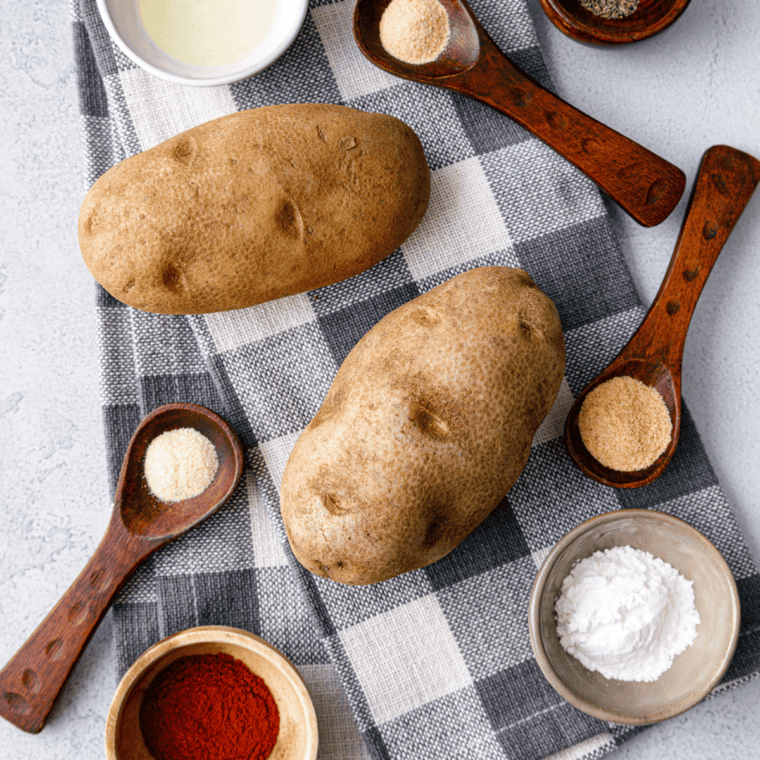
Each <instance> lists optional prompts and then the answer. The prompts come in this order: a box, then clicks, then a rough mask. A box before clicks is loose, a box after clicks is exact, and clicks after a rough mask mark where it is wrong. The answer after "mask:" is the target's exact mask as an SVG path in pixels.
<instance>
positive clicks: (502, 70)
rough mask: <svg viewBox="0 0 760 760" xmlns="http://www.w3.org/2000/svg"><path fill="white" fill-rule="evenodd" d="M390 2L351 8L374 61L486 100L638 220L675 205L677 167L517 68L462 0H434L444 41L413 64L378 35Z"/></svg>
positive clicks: (361, 2) (647, 220)
mask: <svg viewBox="0 0 760 760" xmlns="http://www.w3.org/2000/svg"><path fill="white" fill-rule="evenodd" d="M390 2H391V0H358V2H357V4H356V8H355V9H354V37H355V39H356V42H357V44H358V45H359V49H360V50H361V51H362V53H364V55H365V56H366V57H367V58H369V60H370V61H372V63H374V64H375V65H376V66H379V67H380V68H382V69H385V70H386V71H388V72H390V73H391V74H395V75H396V76H399V77H403V78H405V79H412V80H414V81H417V82H424V83H425V84H432V85H437V86H438V87H445V88H447V89H450V90H454V91H455V92H461V93H463V94H465V95H469V96H470V97H472V98H475V99H477V100H481V101H483V102H484V103H487V104H488V105H490V106H493V107H494V108H496V109H497V110H499V111H501V112H502V113H504V114H506V115H507V116H509V117H510V118H512V119H514V120H515V121H516V122H517V123H518V124H520V125H521V126H523V127H525V129H527V130H528V131H529V132H531V133H532V134H534V135H535V136H536V137H538V138H539V139H541V140H543V141H544V142H545V143H546V144H547V145H549V146H550V147H551V148H553V149H554V150H555V151H557V153H559V154H560V155H561V156H563V157H564V158H566V159H567V160H568V161H570V162H571V163H572V164H574V165H575V166H577V167H578V168H579V169H580V170H581V171H582V172H583V173H584V174H586V175H587V176H588V177H589V178H590V179H592V180H593V181H594V182H596V184H597V185H599V187H600V188H601V189H602V190H604V192H605V193H607V194H608V195H609V196H610V197H611V198H612V199H613V200H614V201H615V202H616V203H618V204H619V205H620V206H621V208H623V210H624V211H626V212H627V213H628V214H630V215H631V216H632V217H633V218H634V219H635V220H636V221H637V222H638V223H639V224H642V225H644V226H645V227H651V226H654V225H656V224H659V223H660V222H662V221H663V220H664V219H665V218H666V217H667V216H668V215H669V214H670V212H671V211H672V210H673V209H674V208H675V207H676V204H677V203H678V201H679V199H680V198H681V195H682V194H683V191H684V187H685V186H686V177H685V175H684V173H683V172H682V171H681V170H680V169H678V168H677V167H675V166H673V165H672V164H670V163H668V162H667V161H665V160H664V159H662V158H660V157H659V156H657V155H655V154H654V153H652V152H651V151H649V150H647V149H646V148H643V147H642V146H641V145H638V144H636V143H635V142H633V141H632V140H629V139H628V138H627V137H623V135H621V134H619V133H618V132H615V131H613V130H612V129H610V128H609V127H606V126H604V125H603V124H600V123H599V122H598V121H595V120H594V119H592V118H591V117H589V116H586V114H584V113H581V112H580V111H578V110H577V109H575V108H573V106H571V105H569V104H568V103H565V101H563V100H560V99H559V98H558V97H556V96H555V95H552V93H550V92H549V91H548V90H546V89H544V88H543V87H542V86H541V85H540V84H538V83H537V82H535V81H534V80H533V79H531V78H530V77H529V76H528V75H527V74H525V73H524V72H523V71H521V70H520V69H518V68H517V67H516V66H515V65H514V64H513V63H512V62H511V61H510V60H509V59H508V58H507V57H506V56H505V55H504V54H503V53H502V52H501V51H500V50H499V48H497V47H496V45H495V44H494V42H493V41H492V40H491V38H490V37H489V36H488V35H487V34H486V32H485V30H484V29H483V27H482V26H481V25H480V23H479V21H478V20H477V19H476V18H475V15H474V14H473V12H472V11H471V10H470V7H469V6H468V5H467V3H466V2H465V0H440V2H441V5H442V6H443V7H444V9H445V10H446V12H447V13H448V16H449V25H450V29H451V34H450V37H449V42H448V44H447V46H446V48H445V49H444V51H443V52H442V53H441V55H440V56H439V57H438V58H437V59H436V60H435V61H433V62H432V63H424V64H419V65H418V64H410V63H404V62H403V61H400V60H398V59H397V58H394V57H393V56H391V55H390V54H389V53H388V52H386V50H385V48H384V47H383V45H382V43H381V42H380V18H381V17H382V15H383V12H384V11H385V9H386V7H387V6H388V5H389V4H390Z"/></svg>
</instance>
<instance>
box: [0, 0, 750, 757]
mask: <svg viewBox="0 0 760 760" xmlns="http://www.w3.org/2000/svg"><path fill="white" fill-rule="evenodd" d="M529 4H530V7H531V11H532V13H533V16H534V19H535V22H536V25H537V29H538V33H539V37H540V40H541V42H542V45H543V47H544V52H545V55H546V58H547V62H548V65H549V68H550V71H551V74H552V76H553V78H554V81H555V83H556V85H557V88H558V91H559V92H560V94H561V95H562V96H563V97H564V98H565V99H566V100H568V101H570V102H571V103H573V104H574V105H576V106H578V107H579V108H581V109H582V110H584V111H586V112H588V113H590V114H591V115H593V116H594V117H596V118H597V119H599V120H601V121H603V122H605V123H607V124H609V125H610V126H612V127H614V128H616V129H617V130H619V131H621V132H623V133H624V134H626V135H628V136H630V137H632V138H633V139H635V140H637V141H638V142H641V143H642V144H644V145H646V146H647V147H648V148H650V149H652V150H654V151H655V152H657V153H659V154H661V155H662V156H664V157H666V158H668V159H669V160H671V161H672V162H673V163H675V164H676V165H678V166H680V167H681V168H682V169H684V171H685V172H686V174H687V176H688V181H689V186H690V185H691V182H692V181H693V178H694V175H695V173H696V170H697V166H698V163H699V159H700V156H701V154H702V153H703V151H704V150H705V149H706V148H707V147H709V146H710V145H713V144H716V143H726V144H729V145H732V146H734V147H737V148H740V149H742V150H746V151H748V152H749V153H752V154H754V155H755V156H758V157H760V129H759V128H758V124H760V65H758V52H757V51H758V40H759V39H760V6H758V4H757V0H734V1H733V2H732V3H725V2H724V0H692V3H691V5H690V7H689V8H688V9H687V11H686V13H685V14H684V16H683V17H682V18H681V19H680V20H679V21H678V22H677V24H676V25H675V26H674V27H672V28H671V29H670V30H668V31H666V32H665V33H663V34H662V35H660V36H659V37H657V38H654V39H652V40H648V41H645V42H641V43H638V44H636V45H630V46H627V47H624V48H617V49H602V48H592V47H586V46H582V45H579V44H578V43H575V42H573V41H571V40H569V39H567V38H565V37H564V36H563V35H561V34H560V33H559V32H558V31H557V30H556V29H555V28H554V27H553V26H552V25H551V24H550V23H549V22H548V21H547V20H546V18H545V17H544V15H543V13H542V11H541V10H540V7H539V5H538V0H529ZM0 65H1V66H2V72H3V77H2V81H3V86H2V88H0V145H2V150H0V193H1V196H0V222H1V223H2V233H3V234H2V246H0V347H2V354H1V356H2V359H0V482H1V483H2V492H1V495H0V519H1V522H0V525H2V529H0V558H1V559H2V566H3V569H4V571H5V572H4V574H3V577H2V579H1V580H0V663H4V662H5V661H7V660H8V659H9V658H10V657H11V656H12V654H13V653H14V652H15V651H16V649H17V648H18V647H19V646H20V645H21V644H22V643H23V642H24V640H25V639H26V638H27V636H29V634H30V633H31V632H32V631H33V630H34V628H35V627H36V625H37V624H38V623H39V622H40V620H41V619H42V618H43V617H44V616H45V614H46V613H47V612H48V610H49V609H50V608H51V607H52V605H53V604H54V603H55V601H56V600H57V599H58V597H59V596H60V595H61V594H62V593H63V591H65V589H66V588H67V587H68V585H69V584H70V583H71V581H72V580H73V579H74V577H75V576H76V575H77V573H78V572H79V570H80V569H81V568H82V567H83V566H84V564H85V562H86V561H87V559H88V557H89V556H90V555H91V553H92V552H93V551H94V549H95V547H96V546H97V544H98V542H99V540H100V537H101V536H102V534H103V532H104V530H105V526H106V523H107V520H108V516H109V514H110V505H109V504H108V493H107V483H106V469H105V468H106V465H105V454H104V440H103V432H102V424H101V414H100V405H99V401H98V365H97V347H96V330H95V318H94V308H93V285H92V281H91V279H90V276H89V274H88V272H87V270H86V269H85V267H84V265H83V264H82V261H81V259H80V256H79V252H78V247H77V242H76V219H77V214H78V209H79V204H80V202H81V198H82V195H83V189H82V179H81V166H82V151H81V145H80V138H79V117H78V108H77V93H76V82H75V76H74V68H73V53H72V45H71V31H70V24H69V17H68V9H67V7H66V5H65V4H64V3H52V2H47V1H46V0H29V1H28V2H25V3H18V2H16V0H0ZM684 208H685V201H683V202H682V203H681V205H680V206H679V208H678V209H677V210H676V212H675V213H674V214H673V215H672V216H671V217H670V218H669V219H668V220H667V221H666V222H664V223H663V224H662V225H660V226H659V227H656V228H654V229H650V230H645V229H643V228H640V227H638V226H637V225H636V224H635V223H633V222H631V221H630V220H629V219H627V218H625V217H623V215H622V214H621V213H620V212H619V211H618V210H617V209H616V208H614V207H613V208H611V212H612V215H613V220H614V224H615V227H616V230H617V232H618V234H619V236H620V239H621V242H622V245H623V249H624V251H625V255H626V258H627V260H628V263H629V265H630V267H631V269H632V271H633V274H634V277H635V280H636V284H637V287H638V288H639V291H640V293H641V295H642V298H643V299H644V301H645V302H647V303H649V302H650V301H651V299H652V298H653V297H654V294H655V293H656V291H657V288H658V286H659V282H660V280H661V278H662V276H663V274H664V272H665V268H666V266H667V262H668V260H669V258H670V253H671V252H672V250H673V246H674V244H675V240H676V237H677V234H678V229H679V227H680V224H681V220H682V217H683V212H684ZM759 252H760V197H757V198H755V199H754V200H753V202H752V204H751V205H750V207H749V209H748V211H747V212H746V213H745V215H744V217H742V219H741V221H740V222H739V224H738V225H737V228H736V230H735V232H734V233H733V235H732V237H731V239H730V240H729V242H728V244H727V246H726V249H725V250H724V252H723V254H722V255H721V258H720V259H719V260H718V263H717V265H716V267H715V269H714V270H713V273H712V275H711V277H710V280H709V282H708V284H707V287H706V289H705V292H704V293H703V295H702V298H701V300H700V303H699V305H698V307H697V311H696V314H695V317H694V321H693V322H692V327H691V331H690V334H689V339H688V342H687V346H686V356H685V375H684V396H685V397H686V399H687V401H688V402H689V404H690V407H691V409H692V412H693V415H694V417H695V419H696V424H697V427H698V429H699V431H700V433H701V434H702V436H703V438H704V441H705V445H706V447H707V450H708V453H709V456H710V459H711V460H712V462H713V465H714V467H715V469H716V471H717V473H718V476H719V478H720V480H721V482H722V484H723V487H724V489H725V491H726V493H727V495H728V498H729V500H730V501H731V503H732V505H733V507H734V509H735V511H736V515H737V518H738V520H739V522H740V524H741V527H742V528H743V530H744V533H745V536H746V538H747V541H748V543H749V546H750V550H751V552H752V554H753V556H754V558H755V560H756V561H760V466H759V462H760V405H758V404H757V401H756V398H757V392H758V388H760V382H758V381H759V380H760V338H758V329H757V325H758V324H760V299H758V296H757V294H758V292H760V253H759ZM109 628H110V625H109V621H108V618H107V619H106V621H105V622H104V623H103V625H102V626H101V628H100V629H99V631H98V632H97V634H96V636H95V637H94V639H93V641H92V642H91V644H90V646H89V647H88V649H87V650H86V652H85V654H84V656H83V658H82V660H81V661H80V663H79V665H78V666H77V668H76V670H75V672H74V674H73V676H72V678H71V680H70V681H69V684H68V685H67V687H66V689H65V691H64V694H63V695H62V697H61V699H60V700H59V702H58V704H57V705H56V707H55V709H54V711H53V713H52V716H51V718H50V720H49V722H48V724H47V726H46V727H45V729H44V731H43V732H42V733H41V734H39V735H37V736H31V735H27V734H24V733H22V732H20V731H18V730H17V729H16V728H14V727H12V726H11V725H10V724H9V723H6V722H5V721H2V720H0V747H2V749H1V750H0V755H1V756H3V757H6V758H9V760H22V758H23V759H28V760H32V759H33V760H70V758H72V757H79V758H83V759H86V760H89V759H90V758H93V759H96V758H100V757H103V752H104V751H103V731H104V726H105V716H106V713H107V710H108V706H109V704H110V700H111V696H112V694H113V691H114V689H115V686H116V682H115V675H114V666H113V655H112V652H111V646H110V630H109ZM758 715H760V680H756V681H754V682H753V683H751V684H747V685H745V686H742V687H741V688H739V689H736V690H734V691H733V692H731V693H729V694H726V695H723V696H721V697H719V698H717V699H714V700H710V701H708V702H706V703H703V704H701V705H698V706H697V707H696V708H694V709H693V710H691V711H689V712H688V713H686V714H685V715H683V716H681V717H679V718H675V719H673V720H671V721H668V722H667V723H665V724H662V725H659V726H656V727H654V728H651V729H649V730H647V731H645V732H644V733H643V734H642V735H640V736H638V737H636V738H635V739H633V740H632V741H631V742H630V743H629V744H627V745H626V746H625V747H623V748H622V749H621V750H619V751H618V752H617V754H616V756H617V757H618V758H621V760H623V758H633V757H636V758H639V760H654V759H655V758H671V757H689V758H692V759H693V760H706V759H707V758H715V757H738V758H748V757H754V756H756V755H757V746H758V744H757V740H758V739H759V738H760V723H758V720H757V716H758Z"/></svg>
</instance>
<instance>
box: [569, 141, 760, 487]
mask: <svg viewBox="0 0 760 760" xmlns="http://www.w3.org/2000/svg"><path fill="white" fill-rule="evenodd" d="M758 181H760V161H758V160H757V159H755V158H753V157H752V156H750V155H748V154H747V153H742V152H741V151H738V150H736V149H734V148H729V147H727V146H725V145H716V146H714V147H712V148H710V149H709V150H708V151H707V152H706V153H705V155H704V156H703V157H702V164H701V166H700V168H699V174H698V176H697V181H696V183H695V185H694V192H693V194H692V197H691V200H690V202H689V208H688V210H687V212H686V218H685V219H684V222H683V226H682V227H681V232H680V234H679V236H678V240H677V242H676V247H675V250H674V251H673V256H672V258H671V259H670V264H669V266H668V270H667V272H666V273H665V278H664V280H663V282H662V285H661V286H660V290H659V292H658V293H657V296H656V297H655V299H654V302H653V303H652V305H651V307H650V308H649V311H648V312H647V314H646V316H645V317H644V321H643V322H642V323H641V325H640V327H639V329H638V330H637V331H636V333H635V334H634V335H633V337H632V338H631V340H630V341H629V342H628V343H627V345H626V346H625V348H623V350H622V351H621V352H620V353H619V354H618V356H617V357H616V358H615V359H614V360H613V361H612V362H611V363H610V364H609V366H608V367H607V368H606V369H605V370H604V371H603V372H602V373H601V374H599V375H598V376H597V377H596V379H594V380H593V381H592V382H591V383H589V384H588V385H587V386H586V387H585V388H584V389H583V391H582V392H581V394H580V395H579V396H578V398H577V399H576V400H575V403H574V404H573V406H572V408H571V409H570V413H569V414H568V416H567V420H566V422H565V444H566V445H567V450H568V452H569V453H570V456H571V457H572V459H573V461H574V462H575V464H577V465H578V467H579V468H580V469H581V470H582V471H583V472H584V473H585V474H586V475H588V476H589V477H590V478H593V479H594V480H596V481H598V482H600V483H604V484H605V485H608V486H616V487H618V488H638V487H639V486H645V485H647V484H649V483H651V482H652V481H653V480H655V479H656V478H658V477H659V476H660V475H661V474H662V472H663V470H664V469H665V468H666V467H667V466H668V464H669V463H670V460H671V459H672V457H673V453H674V452H675V450H676V445H677V444H678V435H679V432H680V427H681V364H682V359H683V349H684V344H685V343H686V332H687V330H688V329H689V322H690V321H691V316H692V314H693V313H694V307H695V306H696V305H697V299H698V298H699V295H700V293H701V292H702V288H703V287H704V285H705V283H706V282H707V277H708V275H709V274H710V271H711V270H712V267H713V264H715V261H716V259H717V258H718V254H719V253H720V252H721V249H722V248H723V246H724V244H725V242H726V240H728V236H729V235H730V234H731V231H732V230H733V228H734V225H735V224H736V222H737V220H738V219H739V217H740V216H741V213H742V211H743V210H744V208H745V206H746V205H747V203H748V202H749V199H750V198H751V197H752V193H753V192H754V191H755V188H756V187H757V184H758ZM624 375H629V376H630V377H634V378H636V379H637V380H640V381H641V382H642V383H644V384H645V385H649V386H652V387H653V388H655V389H656V390H657V391H658V392H659V394H660V395H661V396H662V397H663V399H664V400H665V405H666V406H667V407H668V411H669V412H670V420H671V423H672V425H673V431H672V436H671V440H670V444H669V445H668V448H667V449H666V450H665V451H664V452H663V453H662V454H661V455H660V457H659V458H658V459H657V460H656V461H655V462H654V463H652V464H651V465H650V466H649V467H647V468H646V469H644V470H637V471H634V472H620V471H617V470H612V469H610V468H608V467H605V466H604V465H602V464H600V463H599V462H598V461H597V460H596V459H594V457H593V456H592V455H591V454H590V453H589V451H588V449H587V448H586V447H585V446H584V444H583V440H582V438H581V435H580V431H579V430H578V413H579V412H580V409H581V406H582V405H583V401H584V400H585V398H586V396H587V395H588V393H589V392H590V391H592V390H593V389H594V388H596V387H597V386H598V385H600V384H601V383H603V382H606V381H607V380H611V379H612V378H613V377H620V376H624Z"/></svg>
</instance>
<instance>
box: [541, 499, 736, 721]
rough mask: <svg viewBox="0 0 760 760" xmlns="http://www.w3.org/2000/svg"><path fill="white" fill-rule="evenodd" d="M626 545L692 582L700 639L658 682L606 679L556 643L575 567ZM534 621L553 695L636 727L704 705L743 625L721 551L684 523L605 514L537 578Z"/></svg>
mask: <svg viewBox="0 0 760 760" xmlns="http://www.w3.org/2000/svg"><path fill="white" fill-rule="evenodd" d="M626 545H628V546H632V547H633V548H634V549H640V550H642V551H647V552H650V553H651V554H653V555H654V556H655V557H660V558H662V559H663V560H665V562H668V563H669V564H671V565H672V566H673V567H674V568H676V570H678V571H679V572H680V573H681V574H682V575H683V576H684V577H685V578H686V579H687V580H691V581H693V582H694V596H695V602H696V606H697V611H698V612H699V617H700V624H699V626H698V627H697V638H696V639H695V640H694V643H693V644H692V645H691V646H690V647H688V648H687V649H686V650H685V651H684V652H682V653H681V654H680V655H678V656H677V657H676V658H675V660H674V661H673V665H672V666H671V668H670V669H669V670H668V671H666V672H665V673H664V674H663V675H662V676H660V678H659V679H658V680H657V681H653V682H638V681H617V680H608V679H607V678H605V677H604V676H602V675H600V674H599V673H596V672H591V671H589V670H587V669H586V668H585V667H584V666H583V665H581V663H580V662H579V661H578V660H576V659H575V658H574V657H573V656H572V655H570V654H568V653H567V652H565V650H564V649H562V646H561V645H560V643H559V638H558V637H557V624H556V616H555V612H554V604H555V602H556V600H557V598H558V596H559V594H560V590H561V586H562V581H563V580H564V579H565V577H566V576H567V575H568V574H569V573H570V571H571V569H572V568H573V566H574V565H575V564H576V563H577V562H579V561H580V560H582V559H584V558H586V557H589V556H590V555H591V554H593V553H594V552H595V551H597V550H599V549H609V548H611V547H613V546H626ZM528 616H529V628H530V641H531V646H532V647H533V652H534V654H535V656H536V659H537V660H538V665H539V667H540V668H541V671H542V672H543V674H544V676H546V678H547V680H548V681H549V683H550V684H551V685H552V686H553V687H554V689H556V691H557V692H558V693H559V694H560V695H561V696H562V697H564V698H565V699H566V700H567V701H568V702H570V704H572V705H574V706H575V707H577V708H578V709H579V710H582V711H583V712H585V713H588V714H589V715H593V716H594V717H596V718H600V719H601V720H607V721H611V722H612V723H625V724H634V725H636V724H646V723H658V722H660V721H663V720H666V719H668V718H672V717H673V716H675V715H678V714H680V713H682V712H684V711H686V710H688V709H689V708H690V707H693V706H694V705H695V704H697V703H698V702H700V701H701V700H702V699H704V697H705V696H707V694H709V692H710V691H711V690H712V689H713V688H714V687H715V686H716V685H717V684H718V682H719V681H720V679H721V678H722V677H723V674H724V673H725V672H726V669H727V668H728V665H729V663H730V662H731V658H732V657H733V654H734V650H735V649H736V641H737V638H738V636H739V623H740V614H739V596H738V593H737V590H736V583H735V581H734V578H733V576H732V575H731V571H730V570H729V569H728V566H727V565H726V563H725V561H724V559H723V557H722V556H721V555H720V553H719V552H718V550H717V549H716V548H715V547H714V546H713V545H712V544H711V543H710V542H709V541H708V540H707V539H706V538H705V537H704V536H703V535H702V534H701V533H699V532H698V531H696V530H695V529H694V528H692V527H691V526H689V525H687V524H686V523H685V522H683V521H682V520H679V519H677V518H675V517H671V516H670V515H666V514H663V513H662V512H653V511H650V510H643V509H627V510H623V511H620V512H610V513H608V514H605V515H600V516H599V517H595V518H593V519H591V520H588V521H587V522H585V523H583V524H582V525H579V526H578V527H577V528H575V529H574V530H572V531H570V533H568V534H567V535H566V536H565V537H564V538H563V539H562V540H561V541H560V542H559V543H558V544H557V545H556V546H555V547H554V548H553V549H552V550H551V552H550V553H549V554H548V556H547V557H546V559H545V560H544V562H543V564H542V566H541V568H540V570H539V571H538V575H537V576H536V579H535V582H534V583H533V590H532V592H531V598H530V607H529V612H528Z"/></svg>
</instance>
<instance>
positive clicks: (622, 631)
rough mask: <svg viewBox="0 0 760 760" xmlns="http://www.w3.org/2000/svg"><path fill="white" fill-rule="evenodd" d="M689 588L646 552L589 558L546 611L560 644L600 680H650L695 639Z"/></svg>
mask: <svg viewBox="0 0 760 760" xmlns="http://www.w3.org/2000/svg"><path fill="white" fill-rule="evenodd" d="M692 585H693V584H692V581H687V580H686V578H684V577H683V576H682V575H681V574H680V573H679V572H678V571H677V570H676V569H675V568H674V567H672V566H671V565H669V564H668V563H667V562H665V561H663V560H662V559H659V558H658V557H654V556H653V555H651V554H650V553H649V552H644V551H640V550H639V549H634V548H633V547H631V546H615V547H613V548H612V549H606V550H604V551H598V552H595V553H594V554H592V555H591V556H590V557H587V558H586V559H584V560H581V562H579V563H578V564H577V565H576V566H575V567H574V568H573V570H572V572H571V573H570V574H569V575H568V576H567V577H566V578H565V580H564V581H563V583H562V592H561V594H560V597H559V599H557V602H556V604H555V607H554V609H555V611H556V613H557V635H558V636H559V640H560V644H561V645H562V648H563V649H564V650H565V651H566V652H568V653H569V654H571V655H573V657H575V658H576V659H578V660H579V661H580V662H581V663H582V664H583V665H585V666H586V667H587V668H588V669H589V670H592V671H593V670H595V671H598V672H599V673H601V674H602V675H603V676H604V677H605V678H615V679H618V680H621V681H656V680H657V679H658V678H659V677H660V676H661V675H662V674H663V673H664V672H665V671H666V670H668V668H670V666H671V665H672V664H673V659H674V658H675V657H676V655H679V654H681V652H683V651H684V649H686V647H688V646H690V645H691V643H692V642H693V641H694V639H695V638H696V635H697V625H699V613H698V612H697V608H696V606H695V605H694V590H693V588H692Z"/></svg>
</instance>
